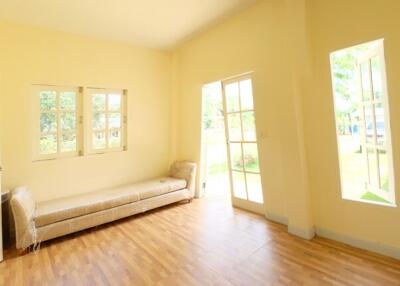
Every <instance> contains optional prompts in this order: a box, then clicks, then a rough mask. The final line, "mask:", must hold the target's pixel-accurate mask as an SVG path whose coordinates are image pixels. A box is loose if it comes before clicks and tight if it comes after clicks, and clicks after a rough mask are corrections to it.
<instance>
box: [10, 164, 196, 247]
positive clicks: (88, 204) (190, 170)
mask: <svg viewBox="0 0 400 286" xmlns="http://www.w3.org/2000/svg"><path fill="white" fill-rule="evenodd" d="M195 174H196V165H195V163H192V162H188V161H181V162H175V163H174V164H172V166H171V169H170V174H169V176H168V177H162V178H156V179H153V180H148V181H143V182H138V183H134V184H130V185H125V186H120V187H116V188H111V189H105V190H100V191H95V192H90V193H85V194H80V195H74V196H71V197H66V198H61V199H55V200H50V201H45V202H39V203H35V201H34V199H33V196H32V194H31V193H30V192H29V191H28V189H27V188H25V187H20V188H16V189H15V190H14V191H13V195H12V197H11V201H10V203H11V208H12V211H13V215H14V220H15V231H16V247H17V249H26V248H27V247H29V246H32V245H37V244H38V243H40V242H42V241H45V240H49V239H52V238H56V237H59V236H62V235H66V234H69V233H73V232H76V231H80V230H83V229H86V228H90V227H94V226H97V225H100V224H104V223H107V222H111V221H114V220H117V219H121V218H124V217H128V216H131V215H134V214H138V213H143V212H146V211H147V210H151V209H155V208H157V207H161V206H165V205H168V204H171V203H175V202H178V201H183V200H188V201H191V200H192V198H193V196H194V191H195Z"/></svg>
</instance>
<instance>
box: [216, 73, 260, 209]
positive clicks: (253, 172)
mask: <svg viewBox="0 0 400 286" xmlns="http://www.w3.org/2000/svg"><path fill="white" fill-rule="evenodd" d="M222 91H223V105H224V115H225V116H224V119H225V132H226V138H227V155H228V165H229V176H230V182H231V196H232V204H233V205H234V206H236V207H239V208H244V209H247V210H250V211H253V212H257V213H264V197H263V191H262V184H261V175H260V165H259V156H258V144H257V136H256V125H255V116H254V103H253V88H252V79H251V76H250V75H247V76H241V77H237V78H233V79H229V80H225V81H222Z"/></svg>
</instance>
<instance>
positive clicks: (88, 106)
mask: <svg viewBox="0 0 400 286" xmlns="http://www.w3.org/2000/svg"><path fill="white" fill-rule="evenodd" d="M99 93H101V94H105V95H106V110H105V111H104V113H105V115H106V118H105V119H106V123H105V124H106V126H105V129H104V132H105V134H106V139H105V140H106V148H103V149H95V148H93V133H94V130H93V127H92V121H93V107H92V97H93V95H94V94H99ZM108 94H120V95H121V110H120V113H121V129H120V130H121V145H120V147H108V132H109V130H110V129H109V128H108V116H109V114H110V113H115V112H110V111H109V110H108ZM127 95H128V91H127V90H126V89H107V88H95V87H89V88H86V89H85V102H84V104H85V118H87V121H86V122H85V126H86V128H85V130H86V132H85V135H86V136H85V147H86V148H85V153H86V154H104V153H109V152H121V151H127V123H128V119H127ZM96 132H99V131H96Z"/></svg>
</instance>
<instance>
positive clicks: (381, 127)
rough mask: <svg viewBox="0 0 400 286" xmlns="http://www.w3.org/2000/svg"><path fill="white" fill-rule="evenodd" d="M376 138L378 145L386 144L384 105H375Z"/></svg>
mask: <svg viewBox="0 0 400 286" xmlns="http://www.w3.org/2000/svg"><path fill="white" fill-rule="evenodd" d="M375 122H376V136H377V143H378V145H385V144H386V130H385V110H384V109H383V105H382V103H378V104H375Z"/></svg>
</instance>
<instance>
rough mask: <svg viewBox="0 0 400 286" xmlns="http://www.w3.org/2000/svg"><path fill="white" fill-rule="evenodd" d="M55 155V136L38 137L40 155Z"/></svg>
mask: <svg viewBox="0 0 400 286" xmlns="http://www.w3.org/2000/svg"><path fill="white" fill-rule="evenodd" d="M54 153H57V136H56V135H46V136H41V137H40V154H42V155H46V154H54Z"/></svg>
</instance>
